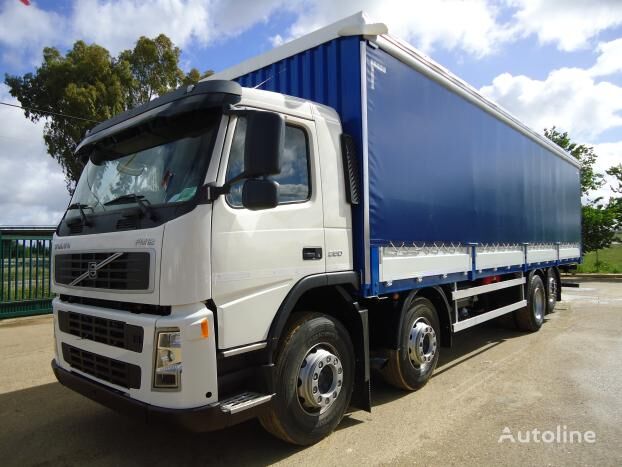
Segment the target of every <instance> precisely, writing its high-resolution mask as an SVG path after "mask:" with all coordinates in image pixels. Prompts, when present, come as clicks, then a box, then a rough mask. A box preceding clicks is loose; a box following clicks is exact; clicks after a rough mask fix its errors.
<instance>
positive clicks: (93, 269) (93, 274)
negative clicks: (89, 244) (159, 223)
mask: <svg viewBox="0 0 622 467" xmlns="http://www.w3.org/2000/svg"><path fill="white" fill-rule="evenodd" d="M87 271H88V272H89V279H97V263H96V262H95V261H89V264H88V268H87Z"/></svg>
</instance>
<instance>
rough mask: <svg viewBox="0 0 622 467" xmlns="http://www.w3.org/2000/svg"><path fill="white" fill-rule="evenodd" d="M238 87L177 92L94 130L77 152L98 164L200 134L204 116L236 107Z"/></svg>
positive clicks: (225, 84)
mask: <svg viewBox="0 0 622 467" xmlns="http://www.w3.org/2000/svg"><path fill="white" fill-rule="evenodd" d="M241 96H242V88H241V86H240V85H239V84H238V83H236V82H234V81H218V80H215V81H204V82H200V83H198V84H196V85H191V86H186V87H183V88H179V89H177V90H175V91H173V92H170V93H168V94H165V95H163V96H161V97H158V98H157V99H154V100H152V101H150V102H148V103H145V104H143V105H140V106H138V107H136V108H134V109H131V110H128V111H126V112H123V113H121V114H119V115H117V116H115V117H113V118H111V119H109V120H106V121H105V122H102V123H100V124H99V125H97V126H96V127H95V128H93V129H92V130H91V131H90V132H89V133H88V134H87V136H86V138H85V139H84V140H83V141H82V142H81V143H80V144H79V145H78V147H77V148H76V151H75V152H76V154H77V155H78V156H80V157H90V158H91V160H92V161H93V163H95V164H98V163H101V162H102V161H104V160H107V159H114V158H116V157H119V156H121V155H124V154H130V153H132V152H137V151H140V150H144V149H147V148H149V147H153V146H156V145H158V144H162V143H164V142H166V141H170V140H171V139H174V138H176V137H180V135H182V134H183V135H191V134H193V133H195V132H198V131H200V129H201V128H202V127H203V125H202V122H204V121H205V120H206V116H207V114H209V113H211V112H213V111H214V110H215V109H220V108H223V107H225V106H229V105H235V104H237V103H238V102H239V101H240V99H241Z"/></svg>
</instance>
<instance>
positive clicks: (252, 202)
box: [242, 179, 279, 211]
mask: <svg viewBox="0 0 622 467" xmlns="http://www.w3.org/2000/svg"><path fill="white" fill-rule="evenodd" d="M277 204H279V184H278V183H276V182H275V181H274V180H265V179H251V180H246V181H245V182H244V186H243V187H242V206H244V207H245V208H246V209H250V210H251V211H258V210H260V209H270V208H274V207H276V205H277Z"/></svg>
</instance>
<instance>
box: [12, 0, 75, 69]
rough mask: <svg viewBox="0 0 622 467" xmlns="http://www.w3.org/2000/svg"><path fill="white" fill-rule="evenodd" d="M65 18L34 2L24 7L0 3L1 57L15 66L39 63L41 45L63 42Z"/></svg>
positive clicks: (18, 4)
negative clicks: (45, 9) (42, 8)
mask: <svg viewBox="0 0 622 467" xmlns="http://www.w3.org/2000/svg"><path fill="white" fill-rule="evenodd" d="M66 23H67V20H66V18H64V17H63V16H61V15H59V14H57V13H54V12H49V11H44V10H41V9H40V8H38V7H37V5H36V4H32V5H30V6H26V5H24V4H22V3H21V2H18V1H10V0H6V1H5V2H4V4H3V5H2V6H0V45H2V46H3V47H2V60H3V61H4V62H6V63H9V64H11V65H14V66H17V67H20V68H21V67H23V66H24V65H25V64H24V63H23V62H24V59H25V60H26V61H27V62H28V63H27V64H28V65H34V64H36V63H38V62H39V60H40V58H39V57H40V55H41V51H42V50H43V47H45V46H48V45H51V44H56V43H57V42H58V41H63V31H65V29H66Z"/></svg>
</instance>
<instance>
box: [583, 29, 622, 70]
mask: <svg viewBox="0 0 622 467" xmlns="http://www.w3.org/2000/svg"><path fill="white" fill-rule="evenodd" d="M596 51H597V52H599V54H600V55H599V56H598V59H597V60H596V63H595V64H594V66H593V67H592V68H590V73H591V74H592V76H604V75H611V74H613V73H618V72H620V71H622V38H620V39H615V40H613V41H610V42H601V43H600V44H598V47H597V48H596Z"/></svg>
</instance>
